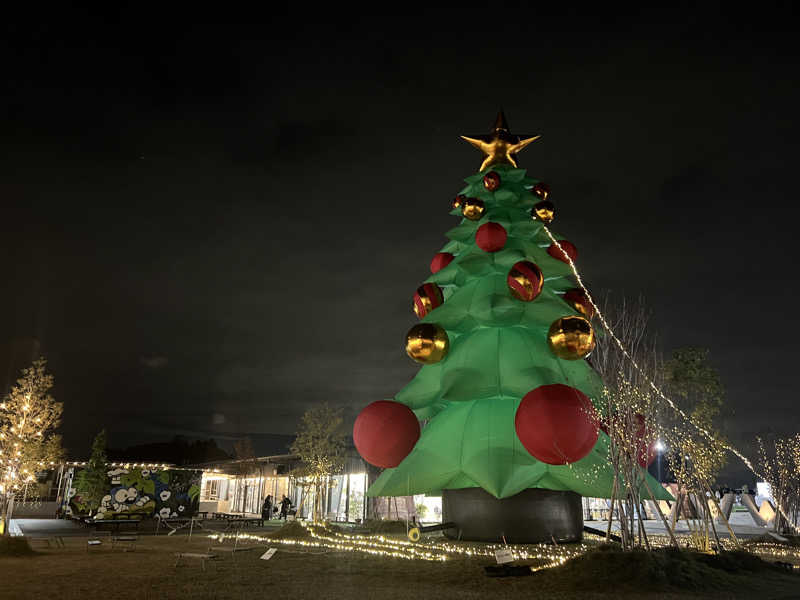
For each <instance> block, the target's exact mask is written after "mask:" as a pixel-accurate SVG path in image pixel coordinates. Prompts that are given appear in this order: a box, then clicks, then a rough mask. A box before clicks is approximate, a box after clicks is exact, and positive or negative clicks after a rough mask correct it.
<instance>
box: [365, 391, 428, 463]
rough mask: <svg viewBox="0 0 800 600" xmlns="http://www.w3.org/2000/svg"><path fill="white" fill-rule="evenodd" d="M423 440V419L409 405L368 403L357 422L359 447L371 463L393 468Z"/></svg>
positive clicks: (385, 401)
mask: <svg viewBox="0 0 800 600" xmlns="http://www.w3.org/2000/svg"><path fill="white" fill-rule="evenodd" d="M418 439H419V421H417V417H416V416H415V415H414V413H413V412H412V411H411V409H410V408H408V407H407V406H406V405H405V404H400V403H399V402H392V401H391V400H379V401H377V402H373V403H372V404H370V405H368V406H367V407H366V408H365V409H364V410H362V411H361V414H359V415H358V417H357V418H356V422H355V425H353V442H355V445H356V450H358V453H359V454H360V455H361V456H362V458H363V459H364V460H366V461H367V462H368V463H370V464H372V465H375V466H376V467H383V468H384V469H389V468H391V467H396V466H397V465H399V464H400V463H401V462H402V461H403V459H404V458H405V457H406V456H408V453H409V452H411V450H412V449H413V448H414V444H416V443H417V440H418Z"/></svg>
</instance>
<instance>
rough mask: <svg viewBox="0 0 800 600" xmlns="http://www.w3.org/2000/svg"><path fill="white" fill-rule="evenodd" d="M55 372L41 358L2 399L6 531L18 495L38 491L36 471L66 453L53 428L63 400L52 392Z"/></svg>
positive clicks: (0, 490)
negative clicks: (51, 371)
mask: <svg viewBox="0 0 800 600" xmlns="http://www.w3.org/2000/svg"><path fill="white" fill-rule="evenodd" d="M53 381H54V380H53V376H52V375H50V374H49V373H47V361H46V360H45V359H44V358H39V359H37V360H35V361H34V362H33V364H32V365H31V366H30V367H28V368H26V369H23V370H22V376H21V377H20V378H19V379H18V380H17V383H16V385H15V386H14V387H12V388H11V391H10V392H9V394H8V396H7V397H6V398H5V399H4V400H3V402H2V403H0V498H2V505H3V512H4V515H5V519H4V522H5V524H6V526H5V529H4V530H5V534H6V535H8V533H9V529H10V528H9V526H8V524H9V522H10V518H11V514H12V511H13V504H14V500H15V498H18V497H19V496H20V495H21V494H22V495H27V496H30V495H31V494H35V493H36V489H37V486H36V485H35V483H36V474H37V473H39V472H41V471H43V470H45V469H47V468H49V467H50V466H51V465H52V464H54V463H55V462H56V461H58V460H60V459H61V458H62V456H63V449H62V448H61V436H60V435H57V434H55V433H53V430H54V429H55V428H56V427H57V426H58V425H59V423H60V421H61V412H62V404H61V403H60V402H56V401H55V400H54V398H53V397H52V396H51V395H50V390H51V389H52V387H53Z"/></svg>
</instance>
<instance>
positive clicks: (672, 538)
mask: <svg viewBox="0 0 800 600" xmlns="http://www.w3.org/2000/svg"><path fill="white" fill-rule="evenodd" d="M644 486H645V487H646V488H647V493H648V494H650V497H651V498H652V499H653V504H655V506H656V512H657V513H658V516H659V517H661V522H662V523H664V528H665V529H666V530H667V533H668V534H669V539H670V541H671V542H672V545H673V546H675V547H676V548H680V546H679V545H678V540H677V539H675V533H674V532H673V531H672V528H671V527H670V526H669V523H667V518H666V517H665V516H664V512H663V511H662V510H661V507H660V506H659V505H658V499H657V498H656V495H655V494H654V493H653V490H651V489H650V485H649V484H648V483H647V478H645V480H644Z"/></svg>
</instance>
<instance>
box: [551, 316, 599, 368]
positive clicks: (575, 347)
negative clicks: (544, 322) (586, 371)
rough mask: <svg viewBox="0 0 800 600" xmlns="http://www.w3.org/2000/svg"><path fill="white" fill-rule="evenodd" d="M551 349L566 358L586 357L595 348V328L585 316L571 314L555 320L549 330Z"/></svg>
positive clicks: (578, 358) (560, 356)
mask: <svg viewBox="0 0 800 600" xmlns="http://www.w3.org/2000/svg"><path fill="white" fill-rule="evenodd" d="M547 343H548V345H549V346H550V350H551V351H552V352H553V354H555V355H556V356H557V357H559V358H563V359H564V360H580V359H581V358H586V357H587V356H589V354H590V353H591V352H592V350H594V329H592V325H591V324H590V323H589V321H587V320H586V319H585V318H584V317H581V316H578V315H570V316H567V317H561V318H560V319H556V320H555V321H553V324H552V325H550V331H548V332H547Z"/></svg>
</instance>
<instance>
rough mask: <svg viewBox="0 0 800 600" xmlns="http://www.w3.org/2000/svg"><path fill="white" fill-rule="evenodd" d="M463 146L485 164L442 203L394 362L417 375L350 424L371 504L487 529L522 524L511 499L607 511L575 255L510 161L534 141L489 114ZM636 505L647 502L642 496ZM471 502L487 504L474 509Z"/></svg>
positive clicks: (594, 382) (544, 192)
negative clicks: (424, 275) (549, 230)
mask: <svg viewBox="0 0 800 600" xmlns="http://www.w3.org/2000/svg"><path fill="white" fill-rule="evenodd" d="M464 139H466V140H467V141H468V142H470V143H471V144H473V145H474V146H476V147H478V148H479V149H481V150H482V151H483V152H484V154H485V159H484V161H483V164H482V165H481V168H480V171H479V172H478V173H477V174H475V175H473V176H471V177H468V178H467V179H466V180H465V181H466V183H467V186H466V187H465V188H464V189H462V190H461V192H460V194H459V195H458V196H457V197H456V198H455V200H454V201H453V202H452V206H451V208H452V211H451V213H452V214H453V215H454V216H459V217H461V222H460V224H459V225H457V226H456V227H455V228H454V229H451V230H450V231H449V232H447V237H448V238H449V240H450V241H449V242H448V243H447V244H446V245H445V246H444V247H443V248H442V249H441V251H440V252H439V253H437V254H436V255H435V256H434V257H433V260H432V262H431V265H430V270H431V273H432V274H431V276H430V277H428V279H427V280H425V281H424V282H423V283H422V285H421V286H420V287H419V288H418V289H417V291H416V294H414V299H413V308H414V312H415V313H416V315H417V317H418V318H419V319H420V322H419V323H418V324H417V325H415V326H414V327H412V328H411V330H410V331H409V333H408V335H407V339H406V351H407V353H408V354H409V356H410V357H411V358H413V359H414V360H416V361H418V362H420V363H422V364H423V365H424V366H423V367H422V368H421V369H420V371H419V372H418V374H417V375H416V376H415V377H414V379H413V380H412V381H411V382H410V383H409V384H408V385H407V386H406V387H405V388H403V389H402V390H401V391H400V392H399V393H398V394H397V395H396V397H395V398H394V400H392V401H378V402H374V403H373V404H370V405H369V406H367V407H366V408H365V409H364V410H363V411H362V412H361V414H360V415H359V416H358V418H357V420H356V423H355V427H354V431H353V437H354V441H355V444H356V447H357V449H358V450H359V452H360V453H361V455H362V456H363V457H364V459H365V460H367V461H368V462H370V463H371V464H374V465H376V466H379V467H384V468H385V470H384V471H383V473H382V474H381V475H380V477H379V478H378V479H377V480H376V481H375V482H374V484H373V485H372V486H371V487H370V489H369V495H371V496H400V495H410V494H423V493H424V494H429V495H430V494H439V493H443V494H444V497H445V513H446V514H445V518H446V519H447V518H448V514H447V513H448V507H449V509H450V510H449V512H450V513H451V514H450V516H452V515H453V514H460V516H461V518H462V519H466V518H467V517H468V518H469V519H477V518H480V519H482V521H483V522H491V521H492V518H491V516H490V515H487V514H486V510H487V509H486V506H491V507H494V508H489V509H488V510H490V512H491V511H494V512H497V511H500V512H503V513H505V514H506V517H507V516H508V509H509V507H511V505H512V504H514V505H515V506H518V505H519V506H518V510H521V511H522V512H523V513H528V512H531V511H530V509H531V508H535V507H534V506H532V505H531V504H530V502H529V501H527V500H526V501H525V502H523V503H522V504H521V505H520V501H521V500H520V499H521V498H533V496H535V497H536V498H537V499H539V500H532V501H535V502H539V501H540V500H541V499H542V498H545V497H546V498H547V500H546V501H547V502H550V505H549V508H544V509H543V510H541V511H539V512H543V513H548V511H549V513H553V511H555V512H556V513H559V512H562V513H563V510H562V509H563V507H562V508H559V507H558V506H556V507H555V508H554V507H553V505H552V502H553V498H554V497H557V498H564V497H569V498H570V500H569V502H568V504H570V506H571V507H572V508H571V509H568V510H571V511H572V513H575V498H577V502H578V504H577V506H578V508H577V510H578V517H580V498H579V495H582V496H592V497H601V498H609V497H611V495H612V488H613V481H614V473H613V471H612V468H611V466H610V464H609V460H608V445H609V440H608V436H607V435H606V434H605V433H603V431H602V430H601V427H600V425H601V422H602V419H603V415H602V411H601V403H600V402H599V400H600V395H601V390H602V382H601V380H600V378H599V376H598V375H597V374H596V372H595V371H594V370H593V369H592V367H591V366H590V365H589V364H588V362H587V361H586V360H585V359H586V357H587V356H588V355H589V354H590V353H591V351H592V349H593V348H594V342H595V340H594V336H595V331H594V328H593V326H592V321H591V320H592V316H593V310H592V307H591V304H590V303H589V302H588V300H587V298H586V297H585V294H584V293H583V292H582V291H581V290H580V289H578V288H576V282H575V280H574V278H573V273H572V270H571V268H570V265H569V261H568V259H567V256H566V255H565V253H566V254H569V256H570V257H571V258H572V260H573V261H575V260H576V259H577V250H576V248H575V246H574V245H573V244H572V243H570V242H569V241H567V240H564V239H561V238H560V236H558V235H557V234H555V233H553V235H554V236H555V238H556V239H557V240H559V244H554V243H553V242H552V240H551V239H550V237H549V236H548V235H547V234H546V232H545V231H544V228H543V227H544V225H549V223H550V222H551V221H552V220H553V217H554V206H553V204H552V203H551V202H550V200H549V198H548V195H549V190H548V187H547V186H546V185H544V184H543V183H542V182H540V181H537V180H535V179H531V178H529V177H527V176H526V172H525V171H524V170H522V169H519V168H517V164H516V156H515V155H516V153H517V152H519V151H520V150H522V149H523V148H524V147H525V146H527V145H528V144H529V143H530V142H532V141H533V140H534V139H536V138H534V137H526V136H517V135H513V134H511V133H510V131H509V129H508V125H507V124H506V122H505V118H504V116H503V114H502V113H500V115H498V118H497V122H496V124H495V127H494V128H493V130H492V131H491V132H490V133H489V135H485V136H471V137H467V138H464ZM420 422H421V423H423V424H424V426H423V427H420ZM645 476H646V475H645ZM649 485H650V489H652V490H658V492H656V493H659V494H660V492H663V488H662V487H661V486H660V485H659V484H658V483H656V482H655V481H654V480H652V479H651V480H650V481H649ZM530 490H540V492H538V493H537V494H538V495H537V494H533V495H531V493H529V492H530ZM457 491H460V492H462V493H461V496H460V497H462V498H464V499H465V500H464V502H465V503H466V504H465V505H469V506H471V507H472V508H470V511H471V512H470V511H468V512H467V513H466V516H465V513H464V511H462V510H458V508H457V507H455V508H454V505H453V502H448V497H449V498H450V499H451V500H453V501H456V500H455V499H456V498H457V497H458V494H456V492H457ZM464 493H469V494H470V495H469V496H468V497H467V496H464ZM476 494H477V495H476ZM526 494H527V495H526ZM554 494H555V495H554ZM565 494H566V496H565ZM570 494H571V495H570ZM642 497H645V498H648V497H650V494H649V493H648V492H647V491H646V489H643V490H642ZM476 498H480V499H482V500H481V502H483V503H484V505H486V502H488V503H489V504H488V505H486V506H484V508H476ZM663 498H664V499H669V498H670V496H669V495H668V494H666V492H664V495H663ZM464 502H462V504H463V503H464ZM559 502H562V500H558V501H557V504H558V503H559ZM562 503H563V502H562ZM543 506H544V505H541V506H540V508H541V507H543ZM512 512H513V511H512ZM549 513H548V514H549ZM504 518H505V517H504ZM554 518H555V519H556V520H557V519H558V517H557V515H556V517H554ZM570 518H571V519H572V521H573V526H571V529H575V527H574V525H575V524H576V523H577V520H576V517H575V515H574V514H572V516H571V517H570ZM461 525H462V524H459V526H460V527H461ZM540 525H541V524H540ZM502 527H503V528H505V529H507V528H508V526H507V525H503V526H502ZM537 527H538V528H539V529H541V526H537ZM534 528H536V527H534ZM545 529H546V530H547V532H548V533H549V534H550V535H552V531H553V529H552V528H549V529H548V526H547V525H546V524H545ZM567 529H570V527H568V528H567ZM576 535H578V536H579V533H578V534H575V533H574V532H573V533H567V534H564V535H562V536H561V537H562V539H568V538H575V536H576ZM465 537H469V536H465ZM472 537H473V539H493V538H495V537H499V535H498V536H495V535H493V534H492V533H491V532H489V533H486V534H485V535H484V533H480V534H478V535H474V536H472ZM523 537H525V536H523ZM533 537H536V536H535V535H534V536H533ZM539 537H542V536H541V535H540V536H539ZM530 538H531V536H527V538H526V539H525V540H520V541H535V540H533V539H530ZM546 539H549V538H546Z"/></svg>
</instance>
